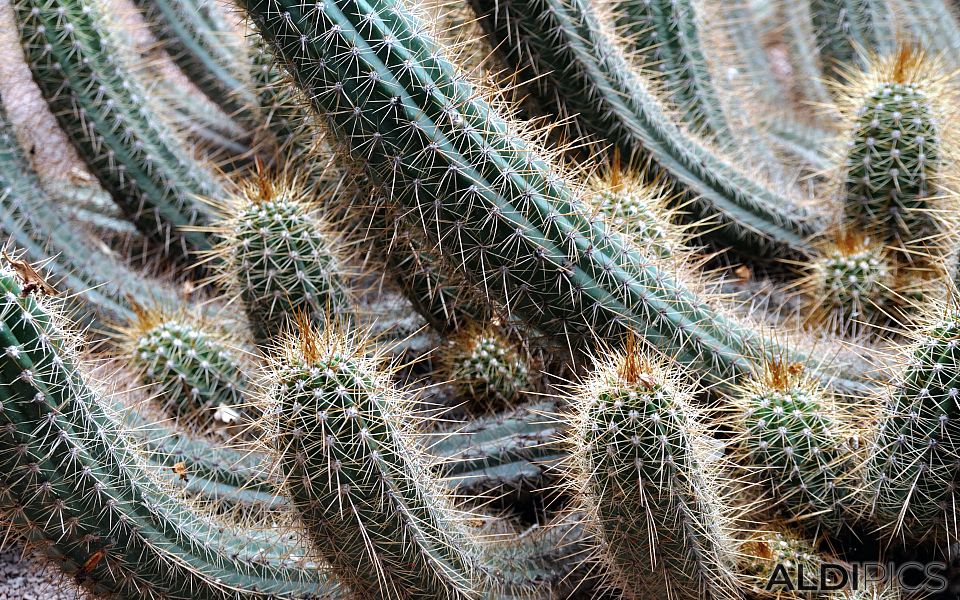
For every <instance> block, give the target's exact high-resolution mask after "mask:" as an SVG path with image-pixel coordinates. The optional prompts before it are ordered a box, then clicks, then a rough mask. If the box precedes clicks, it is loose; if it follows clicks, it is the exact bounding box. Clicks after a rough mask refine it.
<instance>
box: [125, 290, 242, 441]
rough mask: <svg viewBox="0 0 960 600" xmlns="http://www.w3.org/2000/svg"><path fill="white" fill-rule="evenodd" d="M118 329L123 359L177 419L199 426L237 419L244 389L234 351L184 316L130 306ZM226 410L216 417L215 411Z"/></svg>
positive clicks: (221, 339) (240, 409) (195, 320)
mask: <svg viewBox="0 0 960 600" xmlns="http://www.w3.org/2000/svg"><path fill="white" fill-rule="evenodd" d="M135 310H136V312H137V319H136V321H135V322H134V323H131V325H130V326H129V328H128V330H127V331H125V332H124V336H123V337H124V338H125V340H124V341H125V345H126V346H127V349H126V353H127V355H128V361H129V362H130V363H131V364H132V365H133V366H134V368H135V369H137V370H138V371H139V372H140V374H141V379H142V380H143V382H144V383H146V384H147V385H153V386H156V393H157V395H158V396H159V398H160V399H161V400H162V402H163V403H164V404H165V406H167V407H168V408H169V409H170V410H171V412H172V413H173V414H174V415H175V416H177V417H178V418H184V419H186V420H188V421H193V422H197V423H200V424H210V423H212V422H214V421H215V420H220V421H223V422H227V423H230V422H234V421H237V420H239V419H240V418H241V414H242V411H243V406H244V404H245V403H246V402H245V400H244V393H246V392H248V391H249V387H250V383H249V382H248V381H247V376H246V375H245V372H244V368H243V361H242V357H241V355H240V353H239V352H238V351H237V350H235V349H233V348H232V346H233V345H232V344H231V343H230V342H229V341H227V340H226V339H225V336H223V334H219V335H218V333H217V332H216V331H211V330H210V329H209V328H208V327H205V326H204V324H203V323H202V322H200V323H197V319H196V318H190V317H189V316H188V315H182V314H181V315H177V314H169V313H164V312H163V311H162V310H159V311H158V310H155V309H154V310H148V309H144V308H142V307H135ZM224 412H228V413H229V415H223V416H221V417H220V419H217V417H216V415H218V414H221V415H222V414H223V413H224Z"/></svg>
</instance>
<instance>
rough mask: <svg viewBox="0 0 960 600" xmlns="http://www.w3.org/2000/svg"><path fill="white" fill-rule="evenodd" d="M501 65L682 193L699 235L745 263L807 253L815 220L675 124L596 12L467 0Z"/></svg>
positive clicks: (565, 4)
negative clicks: (700, 223) (523, 68)
mask: <svg viewBox="0 0 960 600" xmlns="http://www.w3.org/2000/svg"><path fill="white" fill-rule="evenodd" d="M472 4H473V5H474V7H475V8H476V10H477V13H478V15H479V16H480V17H481V18H482V19H483V22H484V23H485V25H486V26H487V28H488V29H489V30H490V31H491V33H492V34H493V39H494V40H495V41H496V42H497V43H499V44H501V46H500V47H501V48H502V49H503V50H504V51H507V52H509V58H508V60H509V62H510V63H511V64H522V65H527V66H528V67H529V70H530V73H531V75H536V76H537V80H536V81H537V83H538V85H539V87H540V88H542V92H541V94H540V97H541V99H542V101H544V102H545V103H548V104H550V103H559V104H561V108H562V109H563V110H564V111H565V112H566V113H567V114H570V115H576V118H577V123H578V124H582V126H583V128H584V129H585V130H586V131H587V132H589V133H591V134H593V135H595V136H597V138H598V139H599V140H602V143H603V144H604V145H605V146H607V145H612V146H613V147H615V148H619V149H620V150H621V152H622V153H623V155H624V156H625V157H629V158H631V159H633V160H638V159H640V158H644V159H649V160H650V164H651V166H652V167H654V168H655V169H657V170H658V171H659V172H662V174H663V175H665V176H666V177H667V178H668V179H670V180H671V181H673V182H675V183H676V184H677V189H678V191H684V192H687V193H688V197H689V199H690V200H691V202H690V203H689V204H688V205H687V211H688V212H689V213H691V214H692V215H693V216H694V217H695V218H697V219H703V220H712V222H711V225H710V228H709V229H710V231H709V233H707V234H706V237H708V238H709V239H710V240H711V241H713V242H716V243H718V244H719V245H721V246H732V247H733V248H735V249H737V250H740V251H742V252H744V254H745V255H748V256H750V257H751V258H754V259H756V258H760V259H764V258H771V257H774V256H778V255H780V256H783V255H806V254H811V248H810V245H809V241H808V239H807V238H808V237H809V236H810V235H811V234H812V233H814V232H816V231H817V230H818V229H819V226H818V225H817V224H816V220H817V219H816V217H815V216H814V215H812V214H811V213H810V212H809V211H808V210H807V209H806V208H805V207H803V206H802V205H801V203H800V202H799V201H798V198H797V197H796V194H794V193H793V192H790V191H784V190H782V189H777V187H776V186H775V185H769V184H767V183H766V182H764V181H762V180H761V179H758V178H756V177H754V174H753V173H751V172H750V171H749V170H748V169H746V168H743V167H742V166H740V165H739V164H738V163H737V162H736V160H731V156H730V155H729V154H726V153H722V152H720V151H717V150H715V149H714V148H713V147H711V146H710V145H709V144H708V143H705V142H704V141H703V140H702V139H700V138H698V137H697V136H695V135H691V134H690V133H689V132H688V131H687V130H685V129H684V128H682V127H681V126H679V125H678V123H676V122H675V120H674V118H673V116H672V114H671V111H670V110H669V109H667V108H666V106H665V105H664V104H663V102H662V101H661V100H660V99H659V98H658V97H657V96H656V94H655V93H654V91H653V86H652V85H651V82H649V81H647V80H645V79H644V78H643V77H642V76H641V75H639V74H638V73H637V70H636V69H635V68H634V67H633V65H632V64H631V62H630V60H629V59H628V58H627V56H626V55H625V52H624V49H623V48H622V47H620V45H619V44H618V42H617V40H616V39H615V37H614V36H613V35H611V31H610V25H609V24H608V23H607V22H606V21H605V15H603V14H601V13H600V11H599V9H598V7H594V6H592V5H590V3H589V2H586V1H584V0H574V1H569V0H510V1H509V2H495V1H493V0H473V2H472Z"/></svg>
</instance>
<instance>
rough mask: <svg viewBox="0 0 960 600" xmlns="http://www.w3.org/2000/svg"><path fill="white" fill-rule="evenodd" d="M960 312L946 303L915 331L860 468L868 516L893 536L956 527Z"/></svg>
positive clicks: (915, 535) (912, 536)
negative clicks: (903, 365)
mask: <svg viewBox="0 0 960 600" xmlns="http://www.w3.org/2000/svg"><path fill="white" fill-rule="evenodd" d="M958 333H960V312H958V311H957V309H956V307H954V306H949V307H947V308H945V309H943V310H942V312H941V314H940V317H939V318H937V319H935V320H934V321H933V322H932V323H930V324H929V325H927V326H926V327H925V328H922V329H921V330H920V331H919V332H917V333H916V334H915V338H916V339H915V340H914V343H913V345H912V347H910V348H908V349H907V350H906V351H905V355H904V360H903V362H904V364H905V368H904V369H903V371H902V372H901V373H899V374H898V375H897V376H895V377H894V378H893V383H892V385H891V386H890V389H889V390H888V392H887V394H886V397H883V398H881V401H882V411H881V414H880V418H879V427H878V429H877V431H876V432H875V433H874V435H873V436H872V437H871V439H870V440H869V442H868V446H867V450H868V451H867V453H866V462H865V464H864V466H863V469H862V479H863V481H862V484H861V485H862V486H863V488H864V490H865V492H864V493H865V496H866V502H867V505H868V512H869V516H870V517H872V518H873V519H874V520H875V522H876V523H877V524H878V525H879V526H881V527H882V528H883V531H884V532H886V533H888V534H889V535H890V536H896V537H907V538H910V539H923V538H925V537H929V536H936V535H938V532H942V531H944V530H945V529H949V528H951V527H952V526H953V522H952V518H953V517H952V509H951V507H952V506H953V504H954V502H955V499H954V488H955V485H954V482H955V481H956V477H957V474H958V472H960V448H958V445H957V444H958V440H960V437H958V435H960V432H958V431H957V423H958V422H960V405H958V401H957V398H958V394H960V392H958V390H960V371H958V367H960V364H958V357H960V351H958V345H957V338H958Z"/></svg>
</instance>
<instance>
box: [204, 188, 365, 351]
mask: <svg viewBox="0 0 960 600" xmlns="http://www.w3.org/2000/svg"><path fill="white" fill-rule="evenodd" d="M305 195H306V194H305V193H304V188H302V187H300V185H299V184H298V183H297V182H290V183H284V182H279V183H275V182H272V181H270V180H268V179H266V178H264V177H261V179H260V181H259V182H258V183H257V184H248V185H247V187H246V188H245V189H244V190H243V191H242V195H241V196H240V198H239V201H238V203H237V206H235V207H234V208H233V211H234V212H233V214H232V215H231V216H230V217H229V218H227V219H225V221H224V223H223V224H222V225H221V226H220V227H218V229H217V230H218V231H219V232H220V237H221V238H222V240H221V242H220V243H219V244H218V246H217V248H216V249H215V251H214V253H213V256H215V257H222V260H221V261H220V265H221V270H222V272H221V273H220V278H221V281H222V282H223V285H224V287H226V288H227V289H233V290H235V291H236V292H235V293H236V295H237V297H239V298H240V300H241V301H242V302H243V306H244V309H245V311H246V313H247V317H248V320H249V323H250V326H251V328H252V330H253V333H254V337H255V338H256V340H257V342H258V343H260V344H269V343H270V342H271V340H275V339H277V338H278V336H279V335H280V334H281V333H282V332H283V331H285V330H288V329H290V327H291V325H292V323H293V317H294V316H295V315H296V313H297V312H298V311H304V312H306V313H307V314H308V315H309V316H310V317H311V318H313V319H314V320H316V321H317V322H320V321H322V319H323V317H324V315H326V314H327V313H328V312H329V313H331V314H340V315H341V316H344V315H343V312H344V311H349V310H350V309H351V302H352V301H351V292H350V290H349V288H348V286H347V285H346V284H345V283H344V281H343V280H342V276H344V275H346V274H347V273H346V272H345V267H346V265H345V263H344V261H343V259H341V257H340V255H341V254H342V251H341V250H340V249H339V248H338V245H339V244H338V242H337V240H336V239H335V238H333V237H331V234H332V229H331V228H330V227H329V226H327V225H325V224H324V223H323V222H322V221H321V220H320V219H319V218H318V217H317V216H316V214H315V211H314V210H313V209H312V208H311V206H310V203H309V201H307V200H306V198H305Z"/></svg>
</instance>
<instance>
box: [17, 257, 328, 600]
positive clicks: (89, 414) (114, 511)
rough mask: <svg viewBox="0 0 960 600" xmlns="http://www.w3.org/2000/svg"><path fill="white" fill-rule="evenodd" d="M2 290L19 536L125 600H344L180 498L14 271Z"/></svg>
mask: <svg viewBox="0 0 960 600" xmlns="http://www.w3.org/2000/svg"><path fill="white" fill-rule="evenodd" d="M0 289H2V292H0V293H2V298H0V344H2V346H3V348H4V352H3V354H2V356H0V378H2V381H3V385H2V386H0V406H2V408H3V410H2V412H0V420H2V422H3V426H2V428H0V467H2V468H0V471H2V479H0V488H2V489H0V507H2V510H3V513H4V519H3V521H4V523H5V524H7V526H9V527H10V528H11V530H12V533H13V534H14V535H18V536H22V538H23V539H25V540H26V542H27V543H28V544H30V545H33V546H35V547H37V548H38V549H40V550H41V551H43V552H44V553H45V554H46V555H47V556H49V557H50V558H51V559H52V560H53V561H55V562H56V564H57V565H58V567H60V568H61V569H63V570H64V571H66V572H67V573H69V574H72V575H74V576H75V578H76V580H77V581H78V582H80V583H82V584H83V585H84V586H85V587H87V588H88V589H90V590H91V591H93V592H95V593H97V594H103V595H107V596H113V597H118V598H156V599H158V600H159V599H161V598H163V599H167V598H169V599H177V600H188V599H191V598H193V599H199V598H204V599H216V600H228V599H233V600H238V599H250V600H252V599H264V598H266V597H271V595H272V597H284V598H309V597H317V596H324V595H327V594H331V593H336V592H335V589H334V588H332V587H331V586H329V585H328V584H326V582H325V581H324V576H323V574H322V573H321V572H320V571H319V570H318V568H317V565H315V564H312V563H309V562H308V561H302V560H300V561H298V560H296V559H294V558H293V557H292V556H291V557H287V556H278V555H276V554H272V553H271V552H270V550H269V548H268V547H266V546H264V545H263V543H262V542H263V541H264V540H265V538H264V537H262V536H259V535H257V536H254V537H248V536H247V535H246V534H244V533H243V532H242V531H241V530H237V531H234V530H233V529H231V528H230V527H229V526H225V523H220V522H217V521H216V520H214V519H213V518H211V517H209V516H205V515H203V514H201V513H197V512H194V511H191V510H189V509H188V508H187V506H186V505H185V504H183V503H181V502H180V501H178V500H177V498H176V497H175V496H171V495H170V490H169V488H168V487H166V486H164V485H161V484H160V483H159V482H158V481H157V479H156V478H155V476H154V475H153V474H151V473H150V471H149V470H148V468H147V467H146V464H147V463H146V462H145V460H144V458H143V456H142V455H141V454H140V453H139V452H138V450H137V449H136V448H135V446H134V445H133V443H132V442H131V439H130V438H129V437H128V436H127V435H126V433H125V432H123V431H122V430H121V429H120V428H119V427H118V424H117V422H116V421H114V420H113V419H112V418H111V417H110V416H109V415H108V414H107V412H106V411H105V410H104V409H105V404H104V401H103V400H102V399H101V398H99V397H98V396H97V394H96V392H95V391H94V390H93V389H92V388H90V387H88V386H87V384H86V382H85V380H84V376H83V375H82V374H81V373H80V371H79V370H78V368H77V366H76V364H75V363H74V357H75V355H76V349H75V347H74V346H73V342H72V335H71V334H70V333H69V332H67V331H66V330H65V329H63V326H62V324H61V320H60V318H59V317H58V316H57V315H56V314H55V312H51V309H50V308H48V306H47V302H46V301H44V302H43V303H41V302H38V301H37V300H35V298H34V297H33V296H32V295H31V294H27V293H24V290H23V288H21V286H20V285H19V283H18V282H17V281H16V278H15V276H14V275H13V274H12V273H11V272H10V271H7V270H4V271H2V272H0ZM302 552H304V550H303V549H302V548H301V549H300V550H298V551H297V554H299V555H300V556H303V554H302ZM298 562H299V563H300V564H298Z"/></svg>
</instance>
